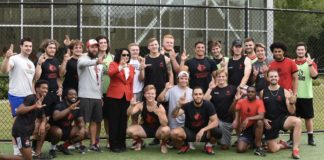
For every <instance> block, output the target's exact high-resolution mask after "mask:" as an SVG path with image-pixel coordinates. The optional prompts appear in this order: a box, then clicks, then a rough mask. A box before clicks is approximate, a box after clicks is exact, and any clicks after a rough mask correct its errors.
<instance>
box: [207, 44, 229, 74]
mask: <svg viewBox="0 0 324 160" xmlns="http://www.w3.org/2000/svg"><path fill="white" fill-rule="evenodd" d="M209 48H210V51H211V54H212V59H213V60H214V61H215V63H216V66H217V69H218V70H220V69H223V68H224V69H226V70H227V64H228V60H229V59H228V57H224V55H223V54H222V44H221V42H220V41H210V43H209Z"/></svg>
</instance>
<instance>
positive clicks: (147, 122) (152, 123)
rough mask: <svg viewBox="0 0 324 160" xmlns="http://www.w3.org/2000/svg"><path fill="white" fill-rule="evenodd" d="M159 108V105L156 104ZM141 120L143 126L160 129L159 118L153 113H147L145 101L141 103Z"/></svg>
mask: <svg viewBox="0 0 324 160" xmlns="http://www.w3.org/2000/svg"><path fill="white" fill-rule="evenodd" d="M157 106H158V107H160V104H159V103H158V104H157ZM141 119H142V121H143V125H144V126H146V127H149V128H152V129H158V128H159V127H160V125H161V124H160V120H159V117H158V116H157V115H156V114H155V113H154V112H149V111H148V110H147V104H146V101H144V102H143V109H142V113H141Z"/></svg>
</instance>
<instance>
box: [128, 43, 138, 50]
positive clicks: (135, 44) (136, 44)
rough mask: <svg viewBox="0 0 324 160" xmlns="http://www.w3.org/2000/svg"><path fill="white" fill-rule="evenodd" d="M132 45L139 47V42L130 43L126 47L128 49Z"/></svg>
mask: <svg viewBox="0 0 324 160" xmlns="http://www.w3.org/2000/svg"><path fill="white" fill-rule="evenodd" d="M133 46H137V47H139V44H138V43H130V44H129V45H128V46H127V47H128V50H130V48H131V47H133Z"/></svg>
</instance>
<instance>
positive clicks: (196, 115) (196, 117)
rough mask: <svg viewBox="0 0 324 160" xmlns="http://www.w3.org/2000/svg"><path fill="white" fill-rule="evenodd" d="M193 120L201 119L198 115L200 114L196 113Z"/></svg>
mask: <svg viewBox="0 0 324 160" xmlns="http://www.w3.org/2000/svg"><path fill="white" fill-rule="evenodd" d="M194 118H195V120H197V121H198V120H200V119H201V115H200V113H196V114H195V115H194Z"/></svg>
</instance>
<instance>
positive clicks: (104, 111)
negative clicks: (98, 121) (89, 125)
mask: <svg viewBox="0 0 324 160" xmlns="http://www.w3.org/2000/svg"><path fill="white" fill-rule="evenodd" d="M102 99H103V106H102V118H108V115H109V114H108V110H109V108H108V107H109V98H107V97H106V95H104V97H103V98H102Z"/></svg>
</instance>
